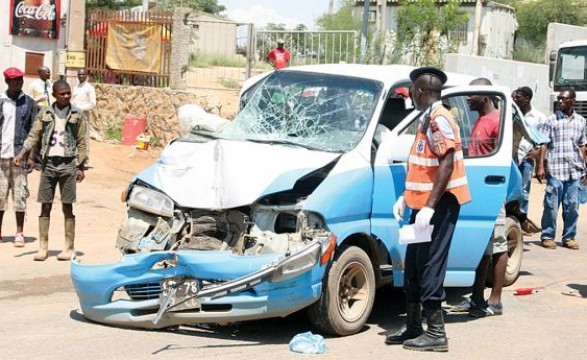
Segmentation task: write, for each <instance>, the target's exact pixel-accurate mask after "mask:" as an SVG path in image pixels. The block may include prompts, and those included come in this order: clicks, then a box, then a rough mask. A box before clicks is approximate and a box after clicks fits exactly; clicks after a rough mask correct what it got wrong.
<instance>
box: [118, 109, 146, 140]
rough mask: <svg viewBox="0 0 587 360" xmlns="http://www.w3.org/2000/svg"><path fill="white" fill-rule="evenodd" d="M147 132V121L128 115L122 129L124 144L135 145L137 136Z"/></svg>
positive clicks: (140, 117)
mask: <svg viewBox="0 0 587 360" xmlns="http://www.w3.org/2000/svg"><path fill="white" fill-rule="evenodd" d="M146 132H147V119H146V118H144V117H142V116H136V115H126V116H125V117H124V126H123V128H122V144H123V145H135V144H136V143H137V136H139V135H141V134H144V133H146Z"/></svg>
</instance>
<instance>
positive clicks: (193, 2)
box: [159, 0, 226, 14]
mask: <svg viewBox="0 0 587 360" xmlns="http://www.w3.org/2000/svg"><path fill="white" fill-rule="evenodd" d="M159 6H161V7H163V8H167V9H172V8H176V7H180V6H182V7H188V8H191V9H194V10H198V11H203V12H206V13H210V14H219V13H221V12H223V11H224V10H226V7H225V6H224V5H219V4H218V0H166V1H165V2H164V3H163V4H161V5H159Z"/></svg>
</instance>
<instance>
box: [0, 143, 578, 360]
mask: <svg viewBox="0 0 587 360" xmlns="http://www.w3.org/2000/svg"><path fill="white" fill-rule="evenodd" d="M92 146H93V154H94V157H93V164H94V166H95V169H93V170H90V171H89V172H88V174H87V179H86V181H84V183H82V184H81V185H80V188H79V195H78V198H79V203H78V204H76V206H75V213H76V215H77V224H78V227H77V242H76V245H77V246H76V247H77V250H78V252H79V256H80V258H81V259H82V261H83V262H86V263H103V262H113V261H116V259H118V257H119V254H118V253H117V251H116V250H115V249H114V242H115V238H116V232H117V228H118V224H119V222H120V220H121V219H122V214H123V213H124V207H123V205H122V204H121V203H120V201H119V194H120V191H121V190H122V189H124V187H125V185H126V183H127V181H128V180H129V179H130V178H131V177H132V175H133V173H134V171H135V170H136V169H138V168H140V167H142V166H143V165H145V164H146V163H148V162H149V161H152V157H149V156H144V155H140V156H136V154H134V153H133V150H129V149H126V148H122V147H114V146H113V145H104V144H97V143H96V144H92ZM102 152H103V153H104V154H106V155H104V156H102V157H101V156H100V155H99V154H101V153H102ZM37 178H38V175H35V174H33V175H32V176H31V179H30V182H31V184H30V189H31V195H32V200H31V201H30V203H29V204H30V208H29V215H28V218H27V226H26V234H27V235H28V238H27V240H28V243H27V246H26V247H25V248H14V247H13V246H12V241H13V237H12V236H13V232H14V218H13V215H12V214H11V213H10V212H8V213H7V214H6V216H5V219H4V221H5V226H4V228H3V234H4V243H1V244H0V259H2V262H1V263H0V279H1V280H0V309H2V310H1V314H2V316H1V323H0V324H1V325H0V359H33V358H38V359H60V360H62V359H76V360H79V359H146V358H150V359H151V358H152V359H182V358H184V359H208V358H216V357H222V358H224V359H226V358H228V357H231V358H235V359H306V358H308V359H309V358H312V359H318V358H322V359H377V358H396V359H404V358H410V359H424V358H426V359H435V358H444V359H447V358H449V357H450V358H451V359H558V358H561V359H582V358H585V357H586V355H587V345H585V344H586V342H587V341H586V340H587V332H585V324H586V323H587V301H586V299H587V261H586V260H587V259H586V257H585V254H586V253H587V236H586V234H587V217H586V216H587V213H586V210H585V209H581V212H582V216H581V217H580V223H579V234H578V236H577V240H578V241H579V243H580V245H581V246H582V248H581V250H579V251H572V250H568V249H564V248H562V247H559V248H557V249H556V250H547V249H543V248H541V247H540V246H539V241H538V239H537V237H536V238H527V239H525V245H524V251H525V253H524V260H523V265H522V274H521V276H520V278H519V279H518V281H517V282H516V283H515V284H514V285H513V286H512V287H510V288H506V289H505V291H504V295H503V304H504V310H505V313H504V315H503V316H497V317H491V318H485V319H473V318H470V317H468V316H467V315H466V314H452V313H451V314H448V315H447V316H446V322H447V332H448V336H449V347H450V351H449V353H448V354H432V353H417V352H410V351H405V350H403V349H402V348H401V347H390V346H386V345H385V344H384V343H383V341H384V336H385V334H387V333H388V332H390V331H393V330H395V329H397V328H398V327H399V326H401V324H402V323H403V319H404V316H405V314H404V313H403V310H402V309H403V295H402V293H401V292H400V291H397V290H392V289H383V290H382V291H380V292H379V293H378V295H377V300H376V304H375V309H374V311H373V313H372V316H371V318H370V320H369V322H368V324H367V326H366V328H365V329H364V331H362V332H361V333H359V334H356V335H354V336H350V337H344V338H326V344H327V346H328V349H329V350H328V352H326V353H325V354H321V355H300V354H295V353H292V352H290V351H289V350H288V343H289V341H290V340H291V339H292V337H293V336H294V335H296V334H298V333H301V332H305V331H310V330H311V328H310V324H309V323H308V321H307V320H306V318H305V317H304V315H303V314H295V315H293V316H290V317H287V318H284V319H272V320H266V321H254V322H247V323H242V324H234V325H230V326H224V327H200V328H198V327H181V328H180V329H179V330H177V331H175V332H169V331H142V330H130V329H120V328H114V327H109V326H104V325H100V324H95V323H91V322H88V321H87V320H85V318H84V317H83V315H82V313H81V311H80V308H79V304H78V302H77V297H76V295H75V293H74V292H73V288H72V286H71V281H70V278H69V264H68V263H67V262H58V261H57V260H56V259H55V257H54V255H55V254H56V253H57V252H58V250H59V249H60V248H61V246H62V239H63V229H62V228H63V225H62V224H63V219H62V217H61V214H60V209H59V206H56V207H55V209H54V210H53V218H52V223H51V240H50V250H51V255H52V256H51V257H50V258H49V259H48V260H47V261H46V262H43V263H38V262H33V260H32V258H33V255H34V253H35V251H36V247H37V242H36V239H35V237H36V233H37V231H36V224H37V221H36V214H38V213H39V206H38V204H36V203H35V202H34V199H35V197H36V186H37V181H38V179H37ZM543 191H544V189H543V186H540V185H538V184H537V183H536V184H535V185H534V188H533V193H532V199H531V206H532V209H531V213H530V215H531V218H533V219H535V220H536V221H537V222H539V219H540V215H541V208H542V206H541V204H542V195H543ZM521 287H535V288H537V291H536V292H535V293H534V294H532V295H527V296H514V295H513V290H514V289H515V288H521ZM468 291H469V290H468V289H450V290H449V294H448V295H449V298H448V303H450V304H456V303H458V302H460V300H461V299H462V297H463V296H465V295H468Z"/></svg>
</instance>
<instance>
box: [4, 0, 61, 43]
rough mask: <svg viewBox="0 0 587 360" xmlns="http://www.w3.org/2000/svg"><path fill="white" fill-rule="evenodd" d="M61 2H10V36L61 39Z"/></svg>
mask: <svg viewBox="0 0 587 360" xmlns="http://www.w3.org/2000/svg"><path fill="white" fill-rule="evenodd" d="M60 10H61V0H10V12H11V13H10V14H11V15H10V34H11V35H15V36H32V37H39V38H45V39H57V38H58V37H59V17H60Z"/></svg>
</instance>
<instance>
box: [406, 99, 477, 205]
mask: <svg viewBox="0 0 587 360" xmlns="http://www.w3.org/2000/svg"><path fill="white" fill-rule="evenodd" d="M439 115H441V116H443V117H445V118H446V119H447V120H448V122H449V123H450V126H451V128H452V130H453V133H454V135H455V140H454V141H453V140H451V139H447V138H445V137H444V136H443V135H442V133H441V132H440V129H439V128H438V125H437V124H436V122H435V121H434V119H435V118H436V117H437V116H439ZM421 127H422V125H420V127H419V128H418V134H417V135H416V140H415V141H414V145H412V150H411V152H410V158H409V159H408V174H407V177H406V190H405V192H404V199H405V201H406V204H407V205H408V206H409V207H410V208H411V209H422V208H423V207H424V206H426V202H427V201H428V197H429V196H430V192H431V191H432V188H433V187H434V180H435V179H436V176H437V175H438V169H439V167H440V163H439V161H438V158H439V156H443V155H444V154H445V153H446V151H447V150H449V149H454V150H455V151H454V162H453V171H452V174H451V176H450V179H449V181H448V184H447V186H446V191H448V192H450V193H452V194H454V195H455V197H456V198H457V200H458V202H459V204H461V205H462V204H464V203H467V202H469V201H471V194H470V193H469V185H468V184H467V175H466V173H465V163H464V161H463V150H462V144H461V137H460V132H459V128H458V126H457V125H456V124H455V122H454V120H453V117H452V115H451V114H450V112H449V111H448V110H446V109H445V108H444V107H443V106H442V105H440V106H437V107H436V109H434V111H432V114H431V115H430V124H429V127H430V129H431V130H432V138H433V142H434V143H433V144H430V142H429V141H428V136H427V135H426V132H427V131H424V133H422V131H421ZM433 148H434V151H432V149H433Z"/></svg>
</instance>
